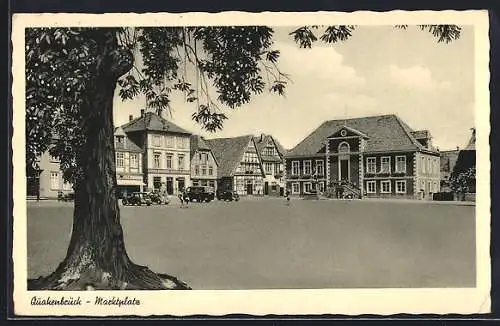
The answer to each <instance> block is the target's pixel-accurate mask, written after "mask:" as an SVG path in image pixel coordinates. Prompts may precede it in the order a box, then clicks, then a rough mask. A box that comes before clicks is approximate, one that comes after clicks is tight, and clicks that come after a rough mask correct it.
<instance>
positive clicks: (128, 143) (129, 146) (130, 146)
mask: <svg viewBox="0 0 500 326" xmlns="http://www.w3.org/2000/svg"><path fill="white" fill-rule="evenodd" d="M123 137H124V139H123V143H122V144H120V143H119V142H118V141H117V139H116V137H115V150H117V151H127V152H137V153H142V149H141V148H140V147H139V146H137V145H136V144H135V143H134V142H133V141H132V140H131V139H130V138H128V137H127V136H123Z"/></svg>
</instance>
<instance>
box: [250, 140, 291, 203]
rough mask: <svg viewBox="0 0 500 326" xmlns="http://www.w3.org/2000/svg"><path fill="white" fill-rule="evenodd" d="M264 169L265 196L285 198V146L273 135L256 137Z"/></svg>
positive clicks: (256, 144) (258, 152)
mask: <svg viewBox="0 0 500 326" xmlns="http://www.w3.org/2000/svg"><path fill="white" fill-rule="evenodd" d="M254 144H255V146H256V149H257V154H258V156H259V160H260V163H261V165H262V169H263V170H264V180H263V183H264V188H263V195H264V196H283V194H284V191H285V180H284V173H283V168H284V159H285V157H284V154H285V151H284V149H283V146H281V144H280V143H279V142H278V141H277V140H276V139H275V138H274V137H273V136H271V135H266V134H261V135H260V136H257V137H254Z"/></svg>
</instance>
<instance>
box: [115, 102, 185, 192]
mask: <svg viewBox="0 0 500 326" xmlns="http://www.w3.org/2000/svg"><path fill="white" fill-rule="evenodd" d="M121 128H122V129H123V131H124V132H125V133H126V134H127V136H128V137H129V138H130V139H131V140H132V141H133V142H134V143H135V144H136V145H137V146H138V147H139V148H141V150H142V167H143V175H144V184H145V187H144V188H145V190H146V191H152V190H157V191H161V192H164V193H166V194H169V195H172V194H177V193H179V192H181V191H183V190H184V189H185V188H186V187H187V186H188V185H190V184H191V180H190V179H191V172H190V137H191V132H189V131H187V130H185V129H183V128H181V127H179V126H177V125H176V124H174V123H172V122H171V121H168V120H166V119H164V118H162V117H160V116H159V115H157V114H155V113H152V112H145V111H144V110H141V115H140V116H139V117H137V118H135V119H134V118H133V117H132V116H130V117H129V122H128V123H126V124H124V125H123V126H121Z"/></svg>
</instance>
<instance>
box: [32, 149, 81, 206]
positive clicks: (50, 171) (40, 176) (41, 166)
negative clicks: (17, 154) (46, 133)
mask: <svg viewBox="0 0 500 326" xmlns="http://www.w3.org/2000/svg"><path fill="white" fill-rule="evenodd" d="M37 164H38V170H37V169H30V168H28V169H27V171H26V176H27V189H26V190H27V196H28V197H39V198H49V199H54V198H57V196H58V194H59V192H63V193H69V192H72V191H73V186H72V184H71V183H68V182H65V181H64V178H63V172H62V171H61V165H60V161H59V159H57V158H56V157H53V156H52V155H50V154H49V151H46V152H45V153H43V154H42V155H40V157H39V159H38V162H37Z"/></svg>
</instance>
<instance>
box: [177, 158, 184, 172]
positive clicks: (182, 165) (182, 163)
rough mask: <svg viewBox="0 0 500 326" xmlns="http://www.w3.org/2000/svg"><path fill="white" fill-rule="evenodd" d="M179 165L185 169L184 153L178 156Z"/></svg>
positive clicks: (180, 168) (181, 168)
mask: <svg viewBox="0 0 500 326" xmlns="http://www.w3.org/2000/svg"><path fill="white" fill-rule="evenodd" d="M177 166H178V168H179V170H184V155H179V156H177Z"/></svg>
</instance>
